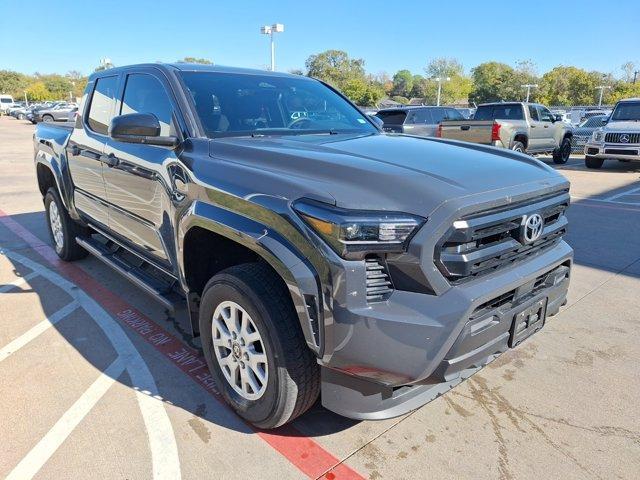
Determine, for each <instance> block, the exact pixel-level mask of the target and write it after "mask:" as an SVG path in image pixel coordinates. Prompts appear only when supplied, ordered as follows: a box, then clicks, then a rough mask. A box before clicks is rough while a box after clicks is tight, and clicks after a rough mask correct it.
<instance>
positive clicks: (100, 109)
mask: <svg viewBox="0 0 640 480" xmlns="http://www.w3.org/2000/svg"><path fill="white" fill-rule="evenodd" d="M117 84H118V77H105V78H99V79H98V80H96V86H95V89H94V90H93V95H92V96H91V106H90V107H89V119H88V123H89V128H90V129H91V130H93V131H94V132H96V133H101V134H102V135H106V134H107V133H109V123H110V122H111V111H112V106H113V99H114V97H115V93H116V87H117Z"/></svg>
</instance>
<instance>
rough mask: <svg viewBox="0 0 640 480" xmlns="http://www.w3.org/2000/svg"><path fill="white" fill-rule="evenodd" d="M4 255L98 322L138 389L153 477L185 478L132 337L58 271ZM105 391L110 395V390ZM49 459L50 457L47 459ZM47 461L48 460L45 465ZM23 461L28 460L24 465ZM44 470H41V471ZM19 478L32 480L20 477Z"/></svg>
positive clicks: (158, 479)
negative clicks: (52, 286)
mask: <svg viewBox="0 0 640 480" xmlns="http://www.w3.org/2000/svg"><path fill="white" fill-rule="evenodd" d="M0 255H5V256H6V257H7V258H10V259H11V260H13V261H14V262H18V263H20V264H22V265H24V266H25V267H27V268H29V269H30V270H32V271H34V272H36V273H37V274H39V275H41V276H42V277H44V278H46V279H47V280H49V281H50V282H52V283H53V284H55V285H57V286H58V287H60V288H62V289H63V290H64V291H65V292H67V293H68V294H69V295H70V296H71V297H72V298H73V299H74V301H75V302H77V303H78V304H79V305H80V307H82V308H83V309H84V310H85V311H86V312H87V313H88V314H89V316H90V317H91V318H92V319H93V320H94V321H95V322H96V323H97V325H98V326H99V327H100V329H101V330H102V331H103V332H104V334H105V335H106V336H107V338H108V339H109V341H110V342H111V344H112V345H113V348H114V349H115V350H116V352H118V358H119V360H121V361H122V363H123V365H124V368H126V370H127V372H128V373H129V377H130V378H131V382H132V384H133V387H134V388H135V389H136V398H137V400H138V406H139V407H140V413H141V414H142V418H143V420H144V424H145V427H146V430H147V436H148V438H149V447H150V450H151V464H152V470H153V478H154V479H156V480H164V479H167V480H169V479H170V480H179V479H180V478H181V472H180V459H179V457H178V447H177V445H176V439H175V435H174V433H173V427H172V425H171V421H170V420H169V416H168V415H167V412H166V410H165V408H164V404H163V403H162V401H161V400H158V399H159V398H161V397H160V395H159V392H158V388H157V386H156V383H155V380H154V379H153V376H152V375H151V372H150V371H149V367H148V366H147V364H146V363H145V362H144V360H143V359H142V357H141V356H140V353H139V352H138V351H137V350H136V348H135V347H134V345H133V343H132V342H131V340H130V339H129V337H128V336H127V335H126V334H125V333H124V331H123V330H122V327H121V326H120V325H119V324H118V323H117V322H116V321H115V320H114V319H113V318H111V316H110V315H109V314H108V313H107V312H106V311H105V310H104V309H103V308H102V307H101V306H100V305H98V303H97V302H96V301H95V300H93V299H92V298H91V297H89V296H88V295H87V294H86V293H85V292H84V291H82V290H81V289H80V288H78V287H77V286H76V285H74V284H73V283H71V282H70V281H68V280H66V279H65V278H63V277H61V276H60V275H58V274H57V273H55V272H54V271H52V270H49V269H48V268H46V267H44V266H43V265H40V264H39V263H37V262H34V261H33V260H31V259H29V258H27V257H25V256H23V255H21V254H19V253H16V252H13V251H9V250H5V249H3V248H0ZM110 368H111V367H110ZM106 372H107V371H106V370H105V374H106ZM94 385H95V383H94ZM107 388H108V387H107ZM104 391H105V392H106V390H104ZM76 403H77V402H76ZM74 405H75V404H74ZM72 408H73V407H72ZM85 415H86V414H85ZM54 428H55V426H54ZM72 430H73V429H71V430H60V429H59V430H56V432H57V434H58V435H64V438H61V439H59V440H58V439H56V441H55V442H54V444H57V445H58V446H59V445H60V444H62V442H63V441H64V440H65V439H66V437H67V436H68V435H69V434H71V431H72ZM56 448H57V446H56ZM46 451H47V452H49V457H50V456H51V455H52V454H53V453H54V452H55V449H54V450H53V451H49V450H46ZM49 457H47V459H48V458H49ZM47 459H45V462H46V460H47ZM23 462H24V459H23V461H21V462H20V464H22V463H23ZM20 464H19V465H20ZM43 464H44V463H42V464H41V465H40V467H41V466H42V465H43ZM40 467H38V469H39V468H40ZM16 468H17V467H16ZM36 472H37V470H36ZM34 473H35V472H34ZM15 478H28V477H24V476H23V477H18V476H17V477H15Z"/></svg>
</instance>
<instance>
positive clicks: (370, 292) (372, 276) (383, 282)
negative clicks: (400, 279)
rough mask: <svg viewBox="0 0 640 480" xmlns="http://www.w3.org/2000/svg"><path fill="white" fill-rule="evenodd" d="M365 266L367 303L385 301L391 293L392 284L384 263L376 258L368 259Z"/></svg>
mask: <svg viewBox="0 0 640 480" xmlns="http://www.w3.org/2000/svg"><path fill="white" fill-rule="evenodd" d="M365 265H366V268H367V301H368V302H380V301H383V300H386V299H387V298H388V297H389V295H391V293H392V292H393V284H392V283H391V279H390V278H389V272H387V268H386V265H385V264H384V261H383V260H381V259H380V258H377V257H370V258H367V259H366V260H365Z"/></svg>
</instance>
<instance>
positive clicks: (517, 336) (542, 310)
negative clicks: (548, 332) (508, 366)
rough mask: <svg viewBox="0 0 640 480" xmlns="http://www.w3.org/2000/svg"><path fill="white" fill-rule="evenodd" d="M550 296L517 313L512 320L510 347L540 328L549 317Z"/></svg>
mask: <svg viewBox="0 0 640 480" xmlns="http://www.w3.org/2000/svg"><path fill="white" fill-rule="evenodd" d="M547 301H548V298H547V297H544V298H541V299H539V300H537V301H535V302H534V303H532V304H530V305H527V306H526V307H525V308H523V309H522V310H521V311H520V312H518V313H516V314H515V315H514V317H513V321H512V322H511V334H510V336H509V347H511V348H513V347H515V346H517V345H519V344H520V343H522V341H523V340H524V339H526V338H527V337H529V336H531V335H533V334H534V333H536V332H537V331H538V330H540V329H541V328H542V327H543V326H544V323H545V320H546V317H547Z"/></svg>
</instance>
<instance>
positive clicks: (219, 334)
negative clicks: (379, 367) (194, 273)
mask: <svg viewBox="0 0 640 480" xmlns="http://www.w3.org/2000/svg"><path fill="white" fill-rule="evenodd" d="M199 324H200V335H201V339H202V350H203V352H204V356H205V359H206V361H207V364H208V366H209V370H210V371H211V374H212V376H213V378H214V380H215V382H216V386H217V387H218V390H219V391H220V393H221V394H222V396H223V397H224V398H225V400H226V401H227V402H228V403H229V405H231V407H232V408H233V409H234V410H235V411H236V413H237V414H238V415H240V416H241V417H243V418H244V419H246V420H247V421H249V422H251V423H252V424H254V425H256V426H257V427H259V428H276V427H279V426H280V425H283V424H285V423H287V422H289V421H291V420H293V419H294V418H296V417H297V416H299V415H301V414H302V413H304V412H305V411H306V410H307V409H308V408H309V407H311V405H313V403H314V402H315V401H316V399H317V398H318V394H319V390H320V378H319V373H320V372H319V367H318V365H317V364H316V362H315V358H314V356H313V354H312V353H311V351H310V350H309V348H308V347H307V344H306V342H305V339H304V335H303V334H302V330H301V329H300V324H299V321H298V317H297V315H296V313H295V310H294V307H293V304H292V302H291V298H290V297H289V293H288V290H287V289H286V287H285V286H284V284H283V283H282V281H281V279H280V278H279V277H278V276H277V274H276V273H275V272H273V271H272V270H271V269H270V267H268V266H267V265H265V264H262V263H246V264H242V265H237V266H234V267H230V268H228V269H226V270H223V271H222V272H220V273H218V274H217V275H215V276H213V277H212V278H211V280H209V282H208V283H207V285H206V286H205V288H204V291H203V293H202V298H201V301H200V317H199Z"/></svg>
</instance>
